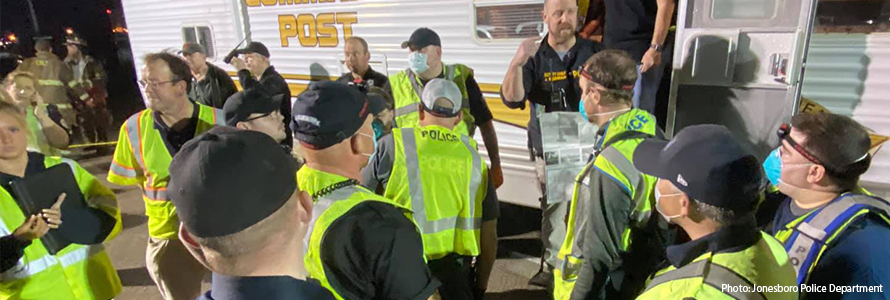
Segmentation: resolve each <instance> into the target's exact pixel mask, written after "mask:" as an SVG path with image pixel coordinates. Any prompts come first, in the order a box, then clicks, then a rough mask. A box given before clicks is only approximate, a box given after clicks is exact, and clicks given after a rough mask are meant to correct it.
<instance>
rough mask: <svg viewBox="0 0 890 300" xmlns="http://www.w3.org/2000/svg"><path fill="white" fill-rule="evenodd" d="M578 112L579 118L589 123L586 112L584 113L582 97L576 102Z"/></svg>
mask: <svg viewBox="0 0 890 300" xmlns="http://www.w3.org/2000/svg"><path fill="white" fill-rule="evenodd" d="M578 112H580V113H581V116H582V117H584V120H586V121H588V122H589V121H590V117H588V116H587V112H586V111H584V97H581V99H579V100H578Z"/></svg>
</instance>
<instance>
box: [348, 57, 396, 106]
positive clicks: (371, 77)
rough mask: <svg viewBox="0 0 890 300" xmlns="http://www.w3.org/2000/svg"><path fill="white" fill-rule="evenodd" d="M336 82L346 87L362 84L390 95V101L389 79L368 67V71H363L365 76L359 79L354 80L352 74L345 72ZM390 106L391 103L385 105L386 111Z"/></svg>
mask: <svg viewBox="0 0 890 300" xmlns="http://www.w3.org/2000/svg"><path fill="white" fill-rule="evenodd" d="M359 79H360V80H359ZM337 82H339V83H342V84H346V85H349V84H357V83H364V84H367V85H369V86H375V87H378V88H381V89H383V90H384V91H386V93H387V94H389V95H390V96H389V98H390V99H392V90H391V88H390V86H389V77H386V75H383V74H382V73H380V72H377V71H374V69H372V68H371V67H370V66H368V70H367V71H365V74H363V75H362V77H361V78H358V79H356V78H355V76H352V72H346V73H343V75H342V76H340V78H337ZM392 106H393V104H392V103H387V104H386V107H387V108H388V109H392Z"/></svg>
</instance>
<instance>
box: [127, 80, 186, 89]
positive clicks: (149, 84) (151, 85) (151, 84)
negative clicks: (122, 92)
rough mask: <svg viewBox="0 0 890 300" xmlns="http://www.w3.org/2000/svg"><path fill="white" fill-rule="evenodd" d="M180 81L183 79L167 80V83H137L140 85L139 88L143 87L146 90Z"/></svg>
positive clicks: (143, 81)
mask: <svg viewBox="0 0 890 300" xmlns="http://www.w3.org/2000/svg"><path fill="white" fill-rule="evenodd" d="M180 80H181V79H178V78H176V79H171V80H167V81H145V80H139V81H136V82H137V83H139V86H140V87H142V88H146V87H152V88H155V87H158V86H159V85H162V84H165V83H173V82H177V81H180Z"/></svg>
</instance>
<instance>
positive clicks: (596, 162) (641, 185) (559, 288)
mask: <svg viewBox="0 0 890 300" xmlns="http://www.w3.org/2000/svg"><path fill="white" fill-rule="evenodd" d="M605 126H606V127H605V133H604V136H603V137H602V139H604V140H606V141H608V142H607V143H608V144H605V143H604V144H603V145H602V147H605V149H603V150H602V151H600V152H599V153H597V154H596V156H595V157H594V158H593V159H592V161H591V162H589V163H588V165H587V166H585V168H584V169H583V170H582V171H581V173H579V174H578V176H577V177H576V178H575V189H574V191H573V193H572V198H571V203H570V206H569V219H568V220H567V222H566V237H565V239H564V241H563V243H562V245H561V246H560V248H559V252H558V253H557V256H556V258H557V264H556V266H555V269H554V270H553V275H554V276H553V278H554V288H553V298H554V299H556V300H565V299H569V297H570V296H571V293H572V289H574V285H575V281H576V280H577V278H578V272H579V271H580V268H581V264H583V262H584V256H583V253H582V251H581V249H580V247H581V245H579V244H578V243H577V242H576V237H577V236H578V235H579V234H580V231H581V229H582V228H583V227H584V226H585V224H586V222H587V221H588V220H587V217H586V216H585V215H584V212H585V211H586V210H585V209H584V207H583V206H584V205H589V204H588V203H587V202H588V199H586V198H587V197H588V194H589V188H588V187H589V186H590V183H589V181H590V174H591V173H592V172H593V169H597V170H598V171H599V172H600V173H601V174H602V175H603V176H602V178H607V179H606V180H610V179H611V180H614V181H615V182H616V183H618V185H619V186H621V187H622V189H624V191H625V192H626V193H627V194H628V196H629V197H630V198H631V199H632V201H633V202H634V208H633V210H632V211H631V215H630V216H629V217H630V218H631V220H632V222H630V224H629V226H628V228H625V229H624V232H623V233H622V238H621V250H626V249H627V248H628V247H629V245H630V242H631V241H630V236H631V235H630V232H631V230H635V229H639V228H643V227H645V226H646V224H647V222H648V220H649V217H650V216H651V211H652V210H651V207H650V195H651V193H652V189H653V188H654V185H655V179H654V177H651V176H649V177H644V176H648V175H643V174H642V173H640V171H638V170H637V169H636V167H634V165H633V162H632V161H630V159H629V158H628V157H629V156H631V155H624V154H623V153H622V151H625V152H628V153H633V150H634V149H636V146H637V145H638V144H639V143H638V142H636V143H633V144H621V143H619V142H620V141H629V140H642V139H643V138H644V137H646V135H647V134H649V135H654V133H655V130H656V129H655V122H654V118H653V117H652V116H651V115H650V114H649V113H647V112H645V111H642V110H639V109H632V110H631V111H629V112H626V113H624V114H621V115H619V116H617V117H615V118H614V119H613V120H612V121H610V122H609V123H608V125H605ZM628 131H636V132H639V134H633V133H630V134H629V133H627V132H628ZM613 139H614V141H613ZM646 178H649V179H648V180H647V179H646ZM582 195H583V196H582Z"/></svg>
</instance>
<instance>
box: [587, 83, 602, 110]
mask: <svg viewBox="0 0 890 300" xmlns="http://www.w3.org/2000/svg"><path fill="white" fill-rule="evenodd" d="M589 89H590V92H589V93H590V97H589V98H590V100H591V101H593V103H591V104H593V105H596V106H599V105H600V101H602V99H603V94H601V93H600V90H598V89H596V88H595V87H590V88H589Z"/></svg>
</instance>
